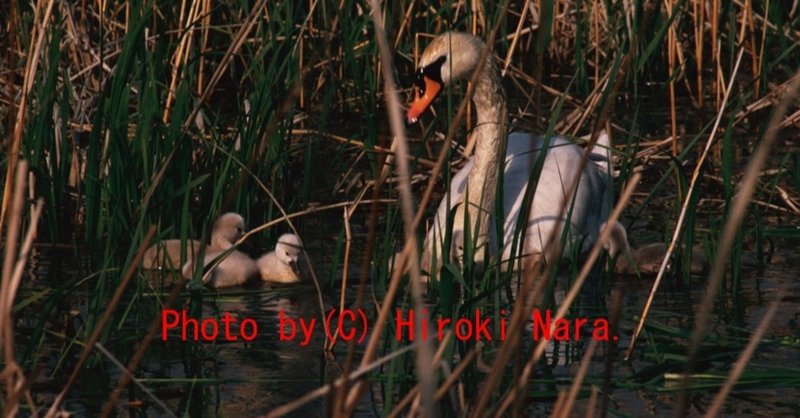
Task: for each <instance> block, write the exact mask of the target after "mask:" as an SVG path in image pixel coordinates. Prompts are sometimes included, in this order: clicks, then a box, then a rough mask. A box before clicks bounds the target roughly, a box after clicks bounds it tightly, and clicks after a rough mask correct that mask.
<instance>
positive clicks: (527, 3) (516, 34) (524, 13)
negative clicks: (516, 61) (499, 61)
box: [500, 0, 531, 78]
mask: <svg viewBox="0 0 800 418" xmlns="http://www.w3.org/2000/svg"><path fill="white" fill-rule="evenodd" d="M530 5H531V0H525V4H524V5H523V6H522V13H521V14H520V16H519V22H518V23H517V29H516V30H515V31H514V36H513V37H512V38H511V45H509V47H508V52H507V53H506V59H505V60H503V66H502V69H501V70H500V77H501V78H502V77H505V75H506V70H508V66H509V64H511V56H512V55H513V54H514V50H516V47H517V41H518V40H519V37H520V31H522V26H523V24H524V23H525V18H526V17H527V14H528V6H530Z"/></svg>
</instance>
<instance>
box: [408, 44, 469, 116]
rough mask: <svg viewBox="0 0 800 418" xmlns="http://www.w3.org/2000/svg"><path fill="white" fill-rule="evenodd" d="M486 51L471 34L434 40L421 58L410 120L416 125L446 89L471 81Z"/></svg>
mask: <svg viewBox="0 0 800 418" xmlns="http://www.w3.org/2000/svg"><path fill="white" fill-rule="evenodd" d="M483 48H484V43H483V41H482V40H481V39H480V38H478V37H477V36H474V35H470V34H467V33H461V32H446V33H443V34H441V35H439V36H437V37H436V38H434V39H433V41H432V42H431V43H430V45H428V47H427V48H425V51H423V52H422V56H421V57H420V60H419V68H417V74H416V79H415V80H414V90H415V92H414V101H413V102H412V103H411V106H410V107H409V109H408V114H407V116H406V121H407V122H408V123H415V122H416V121H417V120H418V119H419V117H420V115H422V114H423V113H424V112H425V110H427V109H428V107H430V105H431V103H433V101H434V99H436V96H438V95H439V93H440V92H441V91H442V88H443V87H444V86H446V85H448V84H450V83H453V82H455V81H458V80H463V79H467V78H469V77H470V76H471V75H472V72H473V70H475V67H476V66H477V65H478V61H479V60H480V56H481V53H482V52H483Z"/></svg>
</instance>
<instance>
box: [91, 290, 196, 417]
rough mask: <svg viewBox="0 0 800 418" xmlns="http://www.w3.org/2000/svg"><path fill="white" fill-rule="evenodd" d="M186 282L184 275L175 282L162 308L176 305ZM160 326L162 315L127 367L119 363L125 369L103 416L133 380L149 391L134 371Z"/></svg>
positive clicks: (104, 406)
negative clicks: (137, 378)
mask: <svg viewBox="0 0 800 418" xmlns="http://www.w3.org/2000/svg"><path fill="white" fill-rule="evenodd" d="M186 282H187V280H186V279H183V278H182V277H181V278H179V280H178V282H177V283H175V285H174V286H173V287H172V291H171V292H170V294H169V296H167V300H166V301H165V302H164V305H163V307H162V310H163V309H170V308H172V307H173V306H175V302H176V301H177V300H178V296H180V294H181V290H183V289H185V288H186ZM160 328H161V316H160V315H156V316H155V317H154V318H153V320H152V321H151V322H150V328H148V329H147V334H145V336H144V338H142V340H141V341H140V342H139V347H137V348H136V352H135V353H133V356H132V357H131V359H130V360H129V361H128V367H127V368H126V367H121V366H122V365H121V364H119V365H118V367H119V368H121V369H122V370H123V373H122V374H121V375H120V377H119V380H117V386H116V387H115V388H114V390H113V391H111V395H110V396H109V397H108V401H106V403H105V405H103V409H102V411H101V413H100V416H101V417H107V416H109V415H111V414H112V413H113V411H114V406H115V405H116V404H117V402H119V397H120V396H121V395H122V391H123V390H124V389H125V387H126V386H127V385H128V383H130V382H131V381H133V382H134V383H135V384H136V385H137V386H139V387H140V388H141V389H142V391H144V392H145V393H148V391H147V389H146V388H145V387H144V386H143V385H141V384H139V383H138V381H137V380H136V378H135V376H134V372H135V371H136V369H137V368H138V367H139V363H140V362H141V361H142V359H143V358H144V355H145V353H146V352H147V350H148V349H149V348H150V344H151V343H152V342H153V341H155V340H156V338H155V336H156V333H158V330H159V329H160ZM97 347H98V348H100V347H101V345H100V343H99V342H98V343H97ZM100 350H101V351H104V350H105V349H103V348H100ZM106 356H107V357H109V358H112V359H113V357H112V356H111V354H110V353H106ZM114 360H116V359H114ZM149 396H150V398H151V399H154V402H155V403H156V404H158V405H159V406H161V408H162V409H163V410H164V412H165V413H166V414H167V415H170V416H173V417H174V416H175V414H174V413H173V412H172V410H170V409H169V408H168V407H166V406H165V405H164V403H163V402H160V400H159V399H158V398H156V397H155V395H152V394H150V395H149Z"/></svg>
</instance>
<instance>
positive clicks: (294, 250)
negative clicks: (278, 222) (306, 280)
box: [275, 234, 303, 272]
mask: <svg viewBox="0 0 800 418" xmlns="http://www.w3.org/2000/svg"><path fill="white" fill-rule="evenodd" d="M302 253H303V242H302V241H300V237H298V236H297V235H295V234H283V235H281V236H280V238H278V243H277V244H275V254H276V255H277V256H278V260H281V262H282V263H284V264H287V265H289V266H290V267H291V268H292V270H294V271H295V272H297V270H298V269H297V260H298V259H300V255H301V254H302Z"/></svg>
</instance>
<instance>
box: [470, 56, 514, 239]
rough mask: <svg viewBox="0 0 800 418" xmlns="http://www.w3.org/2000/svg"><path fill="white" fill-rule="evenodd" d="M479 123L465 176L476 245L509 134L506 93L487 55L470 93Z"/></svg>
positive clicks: (484, 231) (491, 203) (491, 206)
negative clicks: (471, 165) (470, 168)
mask: <svg viewBox="0 0 800 418" xmlns="http://www.w3.org/2000/svg"><path fill="white" fill-rule="evenodd" d="M472 101H473V103H474V104H475V113H476V114H477V116H478V123H477V125H476V126H475V129H474V130H473V131H472V140H473V141H475V155H474V156H473V161H474V163H473V164H474V165H473V167H472V170H471V171H470V173H469V178H468V179H467V187H468V189H467V190H468V196H467V200H468V202H469V205H468V208H469V220H470V223H471V224H472V225H470V234H472V236H473V237H474V236H477V237H479V240H478V241H477V243H478V245H481V244H482V243H484V242H486V240H485V238H486V237H487V236H488V231H489V219H490V217H489V215H490V214H491V213H492V212H493V211H494V201H495V195H496V193H497V177H498V172H499V166H500V161H501V158H502V156H503V154H505V148H506V147H505V144H506V138H507V136H508V126H507V123H508V122H507V121H508V110H507V108H506V94H505V90H503V85H502V84H501V83H500V73H499V71H498V70H497V66H496V64H495V63H494V60H493V59H492V58H491V57H490V58H489V59H488V62H486V64H484V67H483V71H482V74H481V75H480V76H479V77H478V80H477V82H476V85H475V93H474V95H473V97H472Z"/></svg>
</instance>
